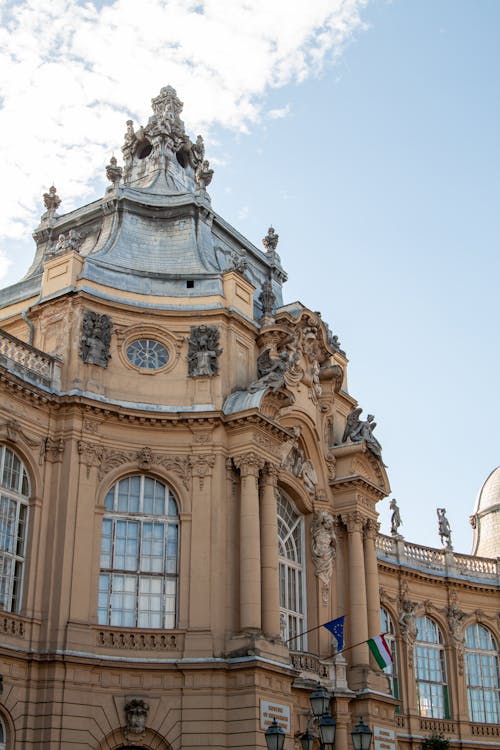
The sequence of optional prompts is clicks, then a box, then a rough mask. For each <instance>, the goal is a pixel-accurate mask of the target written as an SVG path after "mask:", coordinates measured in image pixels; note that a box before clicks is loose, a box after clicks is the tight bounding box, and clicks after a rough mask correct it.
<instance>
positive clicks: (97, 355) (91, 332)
mask: <svg viewBox="0 0 500 750" xmlns="http://www.w3.org/2000/svg"><path fill="white" fill-rule="evenodd" d="M110 343H111V318H110V317H109V315H100V314H99V313H96V312H93V311H92V310H84V312H83V321H82V335H81V339H80V356H81V358H82V359H83V361H84V362H85V364H87V365H98V366H99V367H107V366H108V360H109V359H110V358H111V354H110V353H109V346H110Z"/></svg>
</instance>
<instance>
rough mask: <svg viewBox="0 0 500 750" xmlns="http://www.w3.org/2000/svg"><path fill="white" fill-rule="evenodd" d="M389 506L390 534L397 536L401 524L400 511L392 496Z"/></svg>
mask: <svg viewBox="0 0 500 750" xmlns="http://www.w3.org/2000/svg"><path fill="white" fill-rule="evenodd" d="M389 508H390V509H391V510H392V514H391V534H392V536H399V527H400V526H401V525H402V523H403V522H402V521H401V513H400V512H399V507H398V504H397V502H396V498H395V497H393V498H392V500H391V502H390V503H389Z"/></svg>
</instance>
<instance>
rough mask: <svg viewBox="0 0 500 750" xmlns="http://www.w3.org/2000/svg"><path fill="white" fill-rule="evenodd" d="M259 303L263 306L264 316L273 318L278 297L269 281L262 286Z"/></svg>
mask: <svg viewBox="0 0 500 750" xmlns="http://www.w3.org/2000/svg"><path fill="white" fill-rule="evenodd" d="M259 302H260V304H261V306H262V314H263V315H264V316H269V317H270V316H272V314H273V310H274V306H275V304H276V295H275V294H274V292H273V285H272V282H271V281H270V280H269V279H268V280H267V281H264V283H263V284H262V291H261V293H260V294H259Z"/></svg>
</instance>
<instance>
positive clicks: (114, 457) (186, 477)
mask: <svg viewBox="0 0 500 750" xmlns="http://www.w3.org/2000/svg"><path fill="white" fill-rule="evenodd" d="M78 453H79V455H80V462H81V463H83V464H84V465H85V466H86V467H87V478H88V477H89V476H90V470H91V469H92V468H96V469H97V477H98V479H99V480H101V479H102V478H103V477H104V476H105V475H106V474H107V473H108V472H109V471H111V470H112V469H115V468H117V467H118V466H121V465H122V464H126V463H136V464H137V466H138V468H139V469H149V468H151V467H152V466H162V467H163V468H164V469H166V470H167V471H171V472H173V473H174V474H176V475H177V476H178V477H180V479H181V481H182V483H183V485H184V487H186V489H188V488H189V481H190V478H191V467H190V462H189V458H186V457H184V456H168V455H164V454H163V453H154V452H153V451H152V450H151V449H150V448H149V447H144V448H141V449H140V450H138V451H124V450H122V451H120V450H113V449H112V448H105V447H103V446H102V445H99V444H98V443H86V442H85V441H83V440H80V441H79V442H78Z"/></svg>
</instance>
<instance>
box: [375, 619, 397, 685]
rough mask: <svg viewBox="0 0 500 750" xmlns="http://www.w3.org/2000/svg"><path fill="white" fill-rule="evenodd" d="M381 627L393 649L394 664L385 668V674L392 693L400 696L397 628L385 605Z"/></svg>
mask: <svg viewBox="0 0 500 750" xmlns="http://www.w3.org/2000/svg"><path fill="white" fill-rule="evenodd" d="M380 627H381V629H382V633H384V637H385V641H386V643H387V645H388V646H389V648H390V650H391V655H392V664H390V665H389V666H388V667H386V668H385V669H384V672H385V674H386V675H387V676H388V677H389V681H390V684H391V693H392V695H393V696H394V697H395V698H399V678H398V658H397V648H396V629H395V627H394V622H393V620H392V617H391V616H390V614H389V612H387V610H386V609H384V608H383V607H381V608H380Z"/></svg>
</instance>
